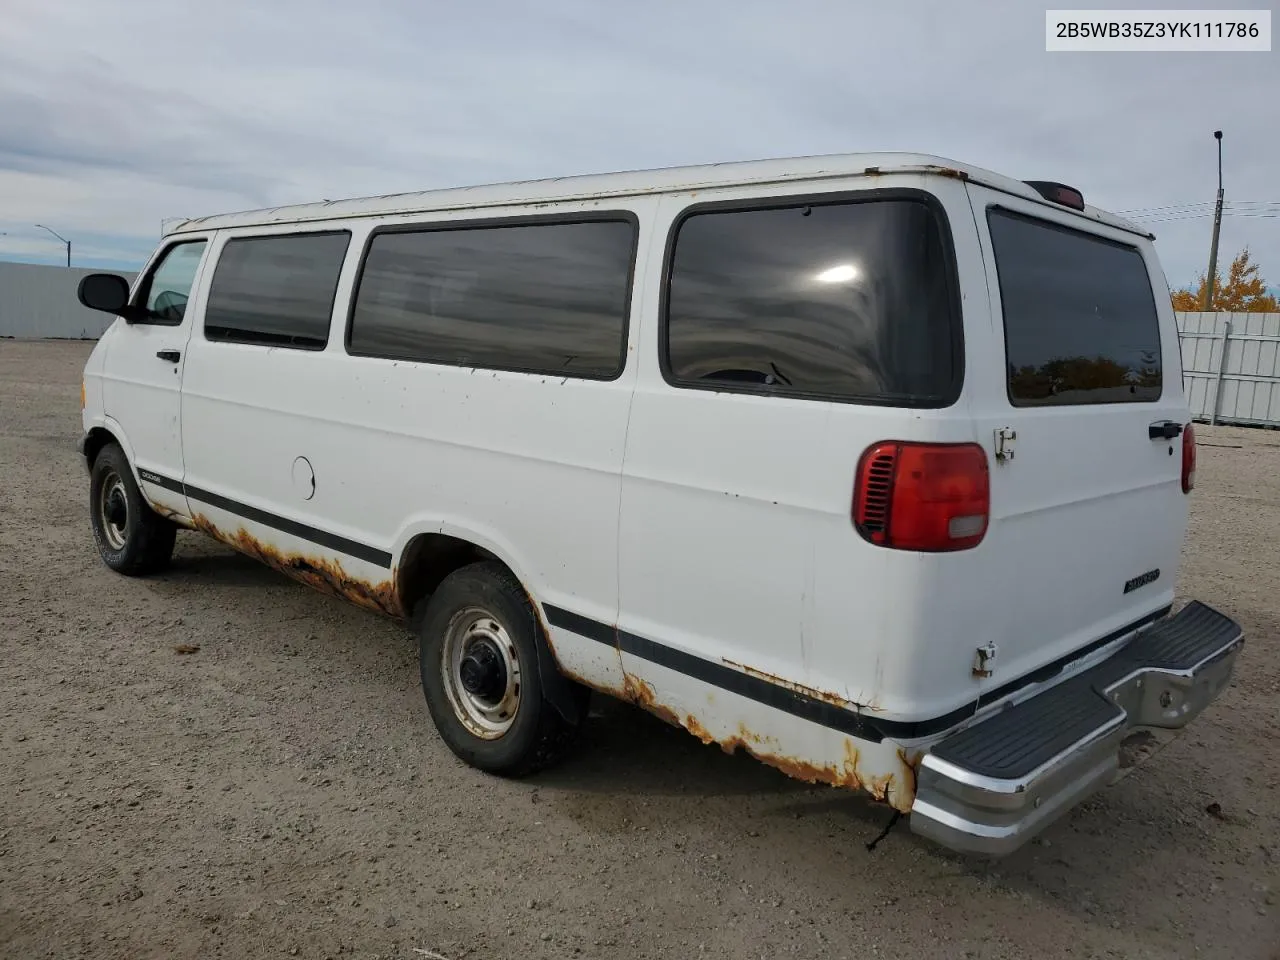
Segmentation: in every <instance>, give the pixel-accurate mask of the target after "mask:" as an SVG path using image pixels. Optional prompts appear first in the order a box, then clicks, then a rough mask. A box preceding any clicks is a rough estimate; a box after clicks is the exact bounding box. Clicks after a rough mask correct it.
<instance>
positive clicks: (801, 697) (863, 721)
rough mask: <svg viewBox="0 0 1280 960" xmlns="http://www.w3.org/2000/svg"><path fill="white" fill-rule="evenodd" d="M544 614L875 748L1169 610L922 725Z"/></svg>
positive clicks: (927, 729)
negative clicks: (851, 708) (847, 704)
mask: <svg viewBox="0 0 1280 960" xmlns="http://www.w3.org/2000/svg"><path fill="white" fill-rule="evenodd" d="M544 609H545V610H546V614H547V621H548V622H549V623H550V624H551V625H552V626H553V627H559V628H560V629H562V630H568V631H569V632H571V633H576V634H578V635H579V636H582V637H586V638H587V639H589V640H595V641H597V642H599V643H603V644H606V645H608V646H617V648H618V649H619V650H621V651H622V652H623V653H629V654H631V655H633V656H636V657H640V658H641V659H642V660H648V661H649V662H650V663H656V664H657V665H658V666H660V667H666V668H667V669H668V670H674V671H676V672H677V673H683V674H685V675H686V676H690V677H693V678H694V679H695V680H701V681H702V682H703V683H708V684H711V685H712V686H715V687H719V688H720V689H722V690H727V691H728V692H729V693H736V694H738V695H739V696H742V697H746V698H747V699H748V700H754V701H756V702H757V703H761V704H764V705H765V706H767V707H773V708H774V709H776V710H782V711H783V712H785V713H789V714H791V715H792V716H796V717H800V718H801V719H804V720H809V721H812V722H813V723H817V724H820V725H821V726H824V727H829V728H830V729H832V730H839V731H840V732H841V733H844V734H848V735H849V736H854V737H859V738H861V739H863V740H869V741H871V742H873V743H879V742H880V741H882V740H884V739H885V738H886V737H889V738H893V739H895V740H912V739H915V738H918V737H928V736H932V735H933V734H936V733H943V732H945V731H946V730H949V729H951V728H952V727H954V726H955V725H956V724H958V723H960V722H961V721H963V720H967V719H968V718H969V717H972V716H973V715H974V714H975V713H976V712H977V711H978V709H979V708H981V707H983V706H986V705H987V704H989V703H992V702H994V701H996V700H999V699H1001V698H1002V697H1005V696H1007V695H1008V694H1010V693H1012V692H1013V691H1014V690H1016V689H1018V688H1020V687H1023V686H1027V685H1029V684H1031V683H1038V682H1042V681H1044V680H1047V679H1049V678H1050V677H1052V676H1054V675H1056V674H1057V673H1059V672H1061V671H1062V669H1063V668H1064V667H1065V666H1066V665H1067V664H1069V663H1070V662H1072V661H1073V660H1077V659H1079V658H1080V657H1082V656H1085V655H1086V654H1088V653H1090V652H1092V651H1094V650H1097V649H1099V648H1101V647H1103V646H1106V645H1107V644H1108V643H1110V642H1111V641H1113V640H1118V639H1119V638H1120V637H1122V636H1124V635H1125V634H1126V633H1129V632H1131V631H1133V630H1136V629H1138V628H1139V627H1141V626H1145V625H1146V624H1148V623H1151V622H1152V621H1154V620H1158V619H1159V618H1160V617H1162V616H1164V615H1165V614H1166V613H1168V612H1169V608H1165V609H1164V610H1159V611H1156V612H1155V613H1152V614H1149V615H1148V616H1145V617H1143V618H1142V619H1140V620H1138V621H1136V622H1134V623H1131V624H1129V625H1128V626H1126V627H1122V628H1121V629H1119V630H1116V631H1114V632H1113V633H1110V634H1108V635H1107V636H1105V637H1102V638H1100V639H1098V640H1096V641H1094V642H1093V643H1091V644H1089V645H1088V646H1087V647H1085V648H1084V649H1082V650H1077V651H1075V652H1074V653H1071V654H1069V655H1067V656H1065V657H1062V658H1060V659H1059V660H1056V661H1054V662H1053V663H1050V664H1047V665H1046V666H1044V667H1041V668H1040V669H1039V670H1036V671H1033V672H1032V673H1030V674H1027V675H1025V676H1023V677H1019V678H1017V679H1015V680H1011V681H1010V682H1009V683H1006V684H1004V685H1003V686H1001V687H998V688H997V689H995V690H992V691H989V692H988V693H986V694H984V695H983V696H980V697H977V698H976V699H974V700H972V701H970V702H969V703H966V704H964V705H963V706H960V707H957V708H956V709H955V710H952V711H950V712H948V713H945V714H943V715H942V716H938V717H931V718H928V719H924V720H890V719H885V718H883V717H875V716H869V715H867V714H864V713H859V712H858V711H856V710H850V709H848V708H847V707H842V706H839V705H838V704H834V703H830V702H828V701H826V700H821V699H819V698H817V697H811V696H809V695H808V694H805V693H800V692H799V691H796V690H792V689H791V688H789V687H785V686H782V685H781V684H778V683H774V682H772V681H769V680H766V679H764V678H763V677H760V676H756V675H753V674H749V673H744V672H743V671H741V670H736V669H734V668H733V667H729V666H725V665H724V664H721V663H714V662H712V661H710V660H704V659H703V658H702V657H696V656H694V655H693V654H690V653H685V652H684V651H683V650H676V649H675V648H673V647H668V646H665V645H663V644H661V643H658V642H657V641H654V640H649V639H647V638H645V637H641V636H637V635H636V634H634V633H628V632H627V631H625V630H618V629H616V628H614V627H611V626H609V625H608V624H605V623H600V622H599V621H596V620H592V619H590V618H589V617H584V616H582V615H581V614H577V613H573V612H572V611H570V610H564V609H561V608H560V607H554V606H551V605H550V604H546V605H544Z"/></svg>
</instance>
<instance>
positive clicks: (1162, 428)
mask: <svg viewBox="0 0 1280 960" xmlns="http://www.w3.org/2000/svg"><path fill="white" fill-rule="evenodd" d="M1180 433H1182V424H1180V423H1174V422H1173V421H1172V420H1161V421H1160V422H1159V423H1153V424H1151V426H1149V427H1147V436H1148V437H1150V438H1151V439H1152V440H1172V439H1173V438H1174V437H1176V436H1177V435H1178V434H1180Z"/></svg>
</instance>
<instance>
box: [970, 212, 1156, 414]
mask: <svg viewBox="0 0 1280 960" xmlns="http://www.w3.org/2000/svg"><path fill="white" fill-rule="evenodd" d="M987 223H988V225H989V227H990V230H991V245H992V248H993V249H994V250H995V257H996V273H997V274H998V275H999V278H1000V301H1001V304H1002V306H1003V311H1004V337H1005V353H1006V361H1007V364H1008V378H1009V398H1010V400H1011V401H1012V402H1013V404H1014V405H1015V406H1044V405H1048V404H1081V403H1124V402H1135V401H1144V400H1145V401H1150V400H1158V399H1159V398H1160V393H1161V368H1160V321H1159V317H1158V316H1157V314H1156V302H1155V297H1154V294H1153V293H1152V292H1151V278H1150V277H1149V276H1148V275H1147V265H1146V263H1145V262H1144V261H1143V259H1142V255H1141V254H1140V253H1139V252H1138V251H1137V250H1135V249H1134V248H1133V247H1129V246H1124V245H1123V244H1119V243H1113V242H1112V241H1110V240H1105V239H1103V238H1101V237H1096V236H1092V235H1091V234H1087V233H1083V232H1081V231H1079V230H1072V229H1069V228H1066V227H1060V226H1057V225H1056V224H1051V223H1048V222H1046V221H1044V220H1036V219H1033V218H1031V217H1024V216H1021V215H1020V214H1015V213H1010V212H1008V211H1005V210H996V209H993V210H991V211H990V212H989V214H988V216H987Z"/></svg>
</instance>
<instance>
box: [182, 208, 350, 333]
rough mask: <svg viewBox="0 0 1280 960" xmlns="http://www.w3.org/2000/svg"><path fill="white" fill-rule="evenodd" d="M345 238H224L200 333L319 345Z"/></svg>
mask: <svg viewBox="0 0 1280 960" xmlns="http://www.w3.org/2000/svg"><path fill="white" fill-rule="evenodd" d="M350 238H351V237H350V234H348V233H346V232H343V233H311V234H305V235H298V236H287V237H244V238H239V239H235V240H229V241H227V244H226V245H225V246H224V247H223V248H222V255H221V256H219V257H218V266H217V269H216V270H215V271H214V274H213V282H212V283H211V284H210V286H209V303H208V306H207V307H206V308H205V316H204V333H205V336H206V337H208V338H209V339H210V340H228V341H232V342H236V343H257V344H262V345H266V346H283V347H299V348H303V349H312V350H319V349H322V348H323V347H324V345H325V344H326V343H327V342H328V340H329V320H330V317H331V315H332V313H333V298H334V294H335V293H336V291H337V288H338V273H339V271H340V270H341V269H342V261H343V258H344V257H345V256H346V253H347V243H348V241H349V240H350Z"/></svg>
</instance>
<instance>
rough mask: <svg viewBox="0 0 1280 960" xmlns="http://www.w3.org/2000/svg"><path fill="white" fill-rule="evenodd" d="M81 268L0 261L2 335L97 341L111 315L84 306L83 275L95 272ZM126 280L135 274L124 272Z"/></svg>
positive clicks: (23, 338) (0, 325) (20, 338)
mask: <svg viewBox="0 0 1280 960" xmlns="http://www.w3.org/2000/svg"><path fill="white" fill-rule="evenodd" d="M95 272H96V271H94V270H87V269H83V268H80V267H47V266H44V265H42V264H34V263H7V262H0V338H3V337H15V338H17V339H19V340H43V339H46V338H58V339H69V340H96V339H98V337H100V336H102V331H104V330H106V329H107V326H108V325H109V324H110V323H111V317H110V316H108V315H107V314H105V313H97V312H95V311H93V310H87V309H85V308H84V307H82V306H80V301H79V300H78V299H77V298H76V287H78V286H79V284H80V278H81V277H83V276H85V275H86V274H90V273H95ZM112 272H113V273H120V275H121V276H122V277H124V278H125V279H126V280H129V281H132V280H133V274H132V273H125V272H121V271H112Z"/></svg>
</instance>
